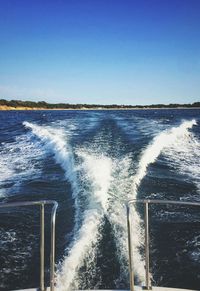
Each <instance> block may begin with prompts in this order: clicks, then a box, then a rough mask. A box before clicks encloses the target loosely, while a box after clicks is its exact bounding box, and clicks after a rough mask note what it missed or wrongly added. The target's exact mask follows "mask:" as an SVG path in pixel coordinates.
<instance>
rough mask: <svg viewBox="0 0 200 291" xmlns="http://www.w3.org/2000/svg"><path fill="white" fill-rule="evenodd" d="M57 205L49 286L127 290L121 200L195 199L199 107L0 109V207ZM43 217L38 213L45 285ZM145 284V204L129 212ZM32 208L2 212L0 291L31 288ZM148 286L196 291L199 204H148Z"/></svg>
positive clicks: (34, 262) (199, 167) (199, 169)
mask: <svg viewBox="0 0 200 291" xmlns="http://www.w3.org/2000/svg"><path fill="white" fill-rule="evenodd" d="M44 199H50V200H56V201H57V202H58V205H59V207H58V211H57V217H56V282H57V290H59V291H71V290H77V289H82V290H84V289H85V290H86V289H118V290H119V289H128V288H129V269H128V246H127V219H126V204H127V202H128V201H129V200H131V199H161V200H176V201H185V202H191V201H192V202H199V203H200V110H199V109H157V110H154V109H151V110H99V111H98V110H80V111H78V110H71V111H70V110H66V111H64V110H63V111H59V110H58V111H56V110H54V111H53V110H52V111H51V110H49V111H47V110H46V111H45V110H44V111H1V112H0V202H1V203H8V202H16V201H18V202H19V201H34V200H44ZM50 212H51V207H50V206H46V207H45V284H46V286H49V253H50ZM131 221H132V248H133V264H134V272H135V284H137V285H145V255H144V207H143V205H142V204H139V203H134V204H133V205H132V206H131ZM39 231H40V216H39V207H38V206H34V207H33V206H31V207H12V208H9V209H1V210H0V290H16V289H20V288H31V287H38V286H39V275H40V268H39V262H40V261H39V244H40V235H39ZM149 232H150V276H151V282H152V284H153V285H154V286H165V287H177V288H185V289H186V288H190V289H193V290H199V289H200V207H198V206H195V207H193V206H192V207H191V206H176V205H150V206H149Z"/></svg>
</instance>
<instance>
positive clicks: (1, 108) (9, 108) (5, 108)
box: [0, 105, 200, 111]
mask: <svg viewBox="0 0 200 291" xmlns="http://www.w3.org/2000/svg"><path fill="white" fill-rule="evenodd" d="M162 109H168V110H169V109H170V110H172V109H200V107H189V106H188V107H186V106H182V107H181V106H178V107H148V106H146V107H131V108H130V107H111V108H109V107H108V108H105V107H90V108H87V107H82V108H45V107H27V106H26V107H23V106H16V107H13V106H6V105H0V111H23V110H24V111H37V110H38V111H42V110H47V111H50V110H57V111H62V110H68V111H69V110H73V111H75V110H76V111H77V110H80V111H82V110H104V111H109V110H162Z"/></svg>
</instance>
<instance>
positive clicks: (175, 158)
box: [164, 133, 200, 200]
mask: <svg viewBox="0 0 200 291" xmlns="http://www.w3.org/2000/svg"><path fill="white" fill-rule="evenodd" d="M164 156H165V157H166V158H167V159H168V160H169V162H170V166H171V167H174V168H175V169H176V171H177V170H178V171H179V174H182V175H184V176H185V179H186V180H187V177H188V181H189V182H191V181H192V182H193V183H194V184H195V185H196V187H197V191H198V193H199V194H200V164H199V160H200V141H199V140H198V139H197V138H196V137H195V136H194V134H192V133H190V134H188V135H185V136H182V137H181V138H179V139H177V140H176V141H174V142H173V143H172V144H171V146H170V147H168V148H167V150H166V151H165V152H164ZM198 200H199V199H198Z"/></svg>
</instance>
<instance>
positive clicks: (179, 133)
mask: <svg viewBox="0 0 200 291" xmlns="http://www.w3.org/2000/svg"><path fill="white" fill-rule="evenodd" d="M195 124H196V121H195V120H192V121H184V122H182V123H181V125H180V126H178V127H173V128H171V129H168V130H166V131H164V132H161V133H160V134H158V135H157V136H156V137H155V138H154V139H153V141H152V143H151V144H150V145H148V146H147V148H146V149H145V150H144V151H143V153H142V155H141V158H140V161H139V166H138V170H137V173H136V175H135V176H134V177H133V198H136V193H137V188H138V186H139V185H140V182H141V181H142V179H143V178H144V176H145V175H146V172H147V168H148V166H149V165H150V164H151V163H154V162H155V161H156V159H157V158H158V156H159V155H160V154H161V152H162V151H163V149H165V148H167V147H169V146H170V145H171V144H172V143H174V142H176V141H177V140H178V139H179V138H182V137H184V136H187V135H188V134H189V132H188V129H190V128H192V126H193V125H195Z"/></svg>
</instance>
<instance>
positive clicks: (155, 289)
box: [18, 286, 195, 291]
mask: <svg viewBox="0 0 200 291" xmlns="http://www.w3.org/2000/svg"><path fill="white" fill-rule="evenodd" d="M37 290H38V289H23V290H18V291H37ZM49 290H50V288H47V289H46V291H49ZM134 290H135V291H142V290H143V291H144V289H143V288H142V287H141V286H135V288H134ZM151 290H152V291H159V290H161V291H176V290H177V291H195V290H192V289H178V288H165V287H152V289H151ZM56 291H59V290H56ZM74 291H129V289H128V290H114V289H112V290H108V289H107V290H102V289H101V290H94V289H93V290H74Z"/></svg>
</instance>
